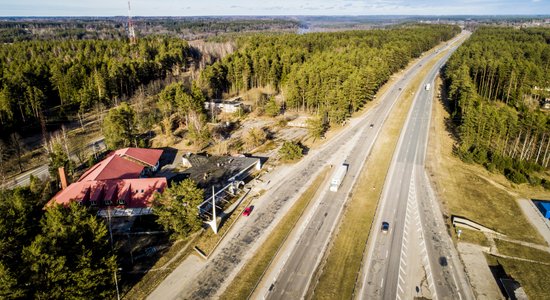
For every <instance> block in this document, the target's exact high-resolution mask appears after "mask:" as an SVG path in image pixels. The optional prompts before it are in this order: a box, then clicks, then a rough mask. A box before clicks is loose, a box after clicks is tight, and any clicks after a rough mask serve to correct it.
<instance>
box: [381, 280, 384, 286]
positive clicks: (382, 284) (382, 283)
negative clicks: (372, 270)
mask: <svg viewBox="0 0 550 300" xmlns="http://www.w3.org/2000/svg"><path fill="white" fill-rule="evenodd" d="M383 286H384V278H382V282H380V287H383Z"/></svg>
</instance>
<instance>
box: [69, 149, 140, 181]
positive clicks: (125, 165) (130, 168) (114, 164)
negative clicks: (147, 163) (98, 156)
mask: <svg viewBox="0 0 550 300" xmlns="http://www.w3.org/2000/svg"><path fill="white" fill-rule="evenodd" d="M144 168H145V167H144V166H142V165H140V164H138V163H136V162H133V161H130V160H127V159H124V158H122V157H120V156H118V155H111V156H109V157H107V158H106V159H104V160H102V161H100V162H99V163H97V164H96V165H95V166H93V167H92V168H91V169H89V170H88V171H86V172H85V173H84V174H82V176H80V179H78V181H93V180H106V179H127V178H139V176H140V175H141V172H142V171H143V169H144Z"/></svg>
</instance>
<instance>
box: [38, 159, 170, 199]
mask: <svg viewBox="0 0 550 300" xmlns="http://www.w3.org/2000/svg"><path fill="white" fill-rule="evenodd" d="M161 155H162V150H157V149H141V148H125V149H120V150H117V151H115V152H113V153H112V154H111V155H110V156H109V157H107V158H106V159H104V160H102V161H101V162H99V163H97V164H96V165H94V166H93V167H92V168H90V169H89V170H88V171H86V172H85V173H84V174H83V175H82V176H81V177H80V178H79V179H78V181H77V182H75V183H73V184H71V185H69V186H68V187H67V188H66V189H64V190H61V191H59V192H58V193H57V194H56V195H55V196H54V197H53V198H52V200H50V202H48V204H47V206H49V205H52V204H53V203H54V202H56V203H59V204H63V205H67V204H69V202H71V201H79V202H82V203H83V204H86V205H88V204H91V203H90V201H95V203H96V204H97V205H98V206H100V207H101V206H105V201H111V203H112V205H115V206H119V207H123V208H144V207H150V206H151V204H152V201H153V198H154V195H155V193H157V192H162V191H164V189H165V188H166V186H167V182H166V178H163V177H161V178H140V176H141V175H142V172H143V169H144V168H145V167H147V166H151V167H152V166H155V165H156V164H157V163H158V162H159V159H160V156H161ZM119 200H124V203H125V204H123V205H119V202H118V201H119Z"/></svg>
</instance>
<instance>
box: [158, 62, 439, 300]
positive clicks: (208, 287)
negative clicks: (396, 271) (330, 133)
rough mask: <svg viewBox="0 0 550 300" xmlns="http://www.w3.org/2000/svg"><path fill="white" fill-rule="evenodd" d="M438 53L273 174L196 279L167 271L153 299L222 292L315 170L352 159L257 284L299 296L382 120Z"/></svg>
mask: <svg viewBox="0 0 550 300" xmlns="http://www.w3.org/2000/svg"><path fill="white" fill-rule="evenodd" d="M436 55H438V53H437V52H435V51H431V52H430V53H428V54H427V55H425V56H423V57H422V58H421V59H419V60H418V61H417V62H416V64H415V65H413V66H412V67H410V68H408V69H407V70H406V71H404V72H403V74H402V75H399V76H401V77H402V78H401V79H399V78H398V79H397V80H395V82H394V83H393V84H392V86H390V87H389V88H388V89H387V91H386V92H385V93H384V94H383V95H381V96H380V98H379V103H378V104H377V105H376V106H374V107H373V108H371V109H370V110H369V111H368V112H367V113H365V114H363V115H362V116H359V117H357V118H353V119H351V120H350V122H349V124H348V126H346V127H345V128H343V129H342V131H340V132H339V133H338V134H337V135H335V136H334V137H332V138H331V139H329V140H327V141H326V143H325V144H324V145H323V146H321V147H320V148H318V149H313V150H311V151H310V152H309V153H308V155H307V156H306V157H304V158H303V159H302V160H301V161H300V162H299V163H297V164H296V165H294V166H292V168H291V170H290V172H288V173H285V174H282V175H281V174H279V175H277V176H275V177H272V178H271V180H270V184H269V187H268V189H267V190H266V192H265V194H263V195H262V196H261V197H259V198H258V199H257V200H255V202H254V213H252V214H251V215H250V216H249V217H247V218H246V219H244V220H240V221H239V224H237V226H236V228H238V230H231V231H230V232H229V233H228V234H227V235H226V237H225V238H224V241H223V242H222V243H221V244H220V246H219V247H218V248H217V249H216V251H215V252H214V253H212V254H211V255H210V257H209V258H208V261H206V262H204V263H198V264H197V265H195V266H194V267H195V268H196V271H195V273H194V276H193V280H188V279H183V278H178V277H175V275H174V276H169V277H168V278H166V280H165V281H164V282H163V284H161V285H160V286H159V287H158V288H157V289H156V290H155V291H154V292H153V293H152V294H151V295H150V296H149V299H160V298H162V299H181V298H183V299H205V298H213V297H215V296H216V295H219V292H220V290H222V289H223V286H224V284H225V285H226V284H227V282H228V281H230V280H231V278H232V276H234V275H235V274H236V272H238V269H239V268H240V267H242V266H243V265H244V264H245V262H246V260H247V257H250V256H251V255H252V253H253V252H254V250H255V249H257V247H259V245H261V243H262V242H263V241H264V240H265V239H266V237H267V236H268V233H269V232H270V230H271V229H272V228H273V225H274V224H275V223H276V222H277V221H278V220H280V218H281V217H282V213H283V212H284V211H285V208H288V207H289V206H290V205H291V204H292V203H293V201H294V200H295V199H297V198H298V197H299V195H300V194H301V193H303V192H304V191H305V189H307V187H308V184H309V183H311V182H312V181H313V179H314V178H315V177H316V175H317V174H319V173H320V171H321V170H322V169H323V168H324V167H325V166H328V165H329V164H332V165H335V166H337V165H340V164H342V163H344V162H345V163H348V164H349V170H348V172H347V174H346V176H345V177H344V181H343V182H342V185H341V186H340V188H339V189H338V191H337V192H329V190H328V184H327V185H326V186H322V187H319V188H320V189H323V190H322V191H321V192H320V195H321V196H320V197H319V198H318V199H313V200H312V201H313V202H314V203H315V205H314V206H313V207H314V209H313V210H311V211H308V212H307V213H306V215H304V218H305V220H307V222H305V223H304V226H300V227H297V228H295V229H294V230H297V231H298V238H297V239H292V240H290V241H288V242H289V243H290V245H285V246H284V248H285V249H288V251H282V252H281V253H280V255H279V256H277V258H276V259H275V260H274V261H273V263H272V266H281V268H273V267H271V268H270V271H269V272H267V273H266V274H265V276H263V279H262V281H263V283H265V284H260V285H258V288H257V290H256V291H254V294H255V295H258V297H261V298H263V297H268V298H273V299H295V298H296V297H297V298H299V297H301V296H302V295H304V293H305V292H306V291H307V289H308V286H309V284H310V281H311V276H312V274H313V272H314V270H315V268H316V266H317V264H318V263H319V260H320V258H321V256H322V251H325V250H326V245H327V244H328V241H329V239H330V235H331V233H332V231H333V229H334V228H335V226H336V224H337V222H338V220H339V219H338V218H339V216H340V212H341V211H342V207H343V205H344V202H345V200H346V198H347V196H348V194H349V191H350V190H351V188H352V186H353V184H354V182H355V179H356V178H357V175H358V173H359V171H360V170H361V167H362V165H363V164H364V162H365V159H366V158H367V156H368V154H369V152H370V149H371V148H372V145H373V144H374V142H375V140H376V138H377V136H378V133H379V131H380V129H381V126H382V125H383V123H384V120H385V119H386V118H387V117H388V115H389V113H390V111H391V109H392V107H393V105H394V104H395V103H396V101H398V99H399V97H400V95H401V93H402V91H403V89H402V88H403V87H405V86H406V85H407V83H408V82H409V81H411V80H412V79H413V77H414V76H417V74H418V72H419V70H420V68H419V66H421V65H422V64H426V63H428V62H429V61H430V60H431V59H433V58H434V57H435V56H436ZM371 125H372V126H371ZM267 176H269V174H268V175H267ZM302 223H303V222H302ZM234 229H235V228H234ZM317 251H319V252H317ZM314 253H315V254H314ZM358 263H360V262H358ZM273 272H275V273H273ZM175 273H177V272H175ZM271 286H272V287H271ZM253 297H256V296H253Z"/></svg>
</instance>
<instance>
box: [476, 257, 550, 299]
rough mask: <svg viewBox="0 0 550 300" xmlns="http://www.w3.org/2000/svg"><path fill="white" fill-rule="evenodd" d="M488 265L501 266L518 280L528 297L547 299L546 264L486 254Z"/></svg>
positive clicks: (549, 291) (549, 277) (549, 280)
mask: <svg viewBox="0 0 550 300" xmlns="http://www.w3.org/2000/svg"><path fill="white" fill-rule="evenodd" d="M485 258H486V259H487V263H488V264H489V265H490V266H499V265H500V266H501V267H502V268H504V270H505V271H506V274H508V275H510V276H511V277H512V278H514V279H515V280H517V281H519V283H520V284H521V286H522V287H523V289H524V290H525V292H526V293H527V296H528V297H529V299H548V294H549V293H550V288H548V282H550V272H548V266H547V265H543V264H538V263H534V262H528V261H521V260H516V259H511V258H502V257H496V256H493V255H490V254H486V255H485Z"/></svg>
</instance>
